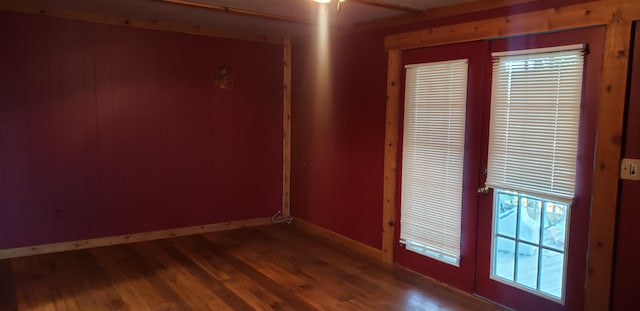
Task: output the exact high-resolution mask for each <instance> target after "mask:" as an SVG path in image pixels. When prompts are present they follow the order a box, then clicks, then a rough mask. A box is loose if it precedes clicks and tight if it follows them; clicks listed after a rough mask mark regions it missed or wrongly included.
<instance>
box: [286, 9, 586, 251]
mask: <svg viewBox="0 0 640 311" xmlns="http://www.w3.org/2000/svg"><path fill="white" fill-rule="evenodd" d="M579 2H586V0H561V1H546V0H540V1H535V2H531V3H527V4H523V5H516V6H513V7H510V8H501V9H495V10H490V11H485V12H479V13H472V14H465V15H461V16H456V17H449V18H443V19H440V20H434V21H429V22H422V23H417V24H412V25H406V26H402V27H396V28H392V29H382V30H374V31H368V32H362V33H356V34H350V35H342V36H332V40H331V43H330V44H331V54H330V58H331V64H329V65H327V66H328V67H329V68H330V72H331V79H330V86H331V88H332V90H331V92H330V94H329V97H328V98H326V99H322V100H321V103H318V104H316V103H315V102H316V97H317V96H316V95H315V94H316V93H314V92H315V91H314V90H315V88H314V81H315V77H316V71H315V68H316V65H315V61H316V55H315V42H314V41H313V39H314V38H313V37H311V38H310V39H309V40H303V41H300V42H295V43H294V46H293V66H292V70H293V72H292V81H293V83H292V105H293V107H292V164H291V165H292V168H291V213H292V215H293V216H295V217H298V218H301V219H304V220H306V221H309V222H311V223H314V224H316V225H319V226H321V227H324V228H328V229H330V230H332V231H335V232H337V233H339V234H342V235H345V236H347V237H350V238H352V239H355V240H357V241H360V242H362V243H365V244H368V245H371V246H373V247H376V248H381V247H382V190H383V177H384V175H383V165H384V122H385V103H386V83H387V53H386V51H385V50H384V37H385V36H386V35H389V34H394V33H402V32H406V31H411V30H416V29H424V28H429V27H436V26H442V25H447V24H455V23H461V22H466V21H471V20H478V19H484V18H491V17H497V16H504V15H509V14H516V13H522V12H526V11H532V10H540V9H545V8H549V7H559V6H563V5H569V4H574V3H579ZM322 95H324V94H322ZM320 97H322V96H320ZM324 110H326V111H329V113H328V115H329V117H328V118H321V117H319V111H324Z"/></svg>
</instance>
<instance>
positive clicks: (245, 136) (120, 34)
mask: <svg viewBox="0 0 640 311" xmlns="http://www.w3.org/2000/svg"><path fill="white" fill-rule="evenodd" d="M0 37H1V38H2V44H0V67H1V68H3V74H2V75H0V172H1V174H2V175H1V176H0V180H1V181H0V188H2V189H0V193H1V194H2V196H1V198H0V249H4V248H13V247H19V246H27V245H40V244H46V243H54V242H61V241H73V240H81V239H87V238H94V237H105V236H114V235H120V234H129V233H134V232H145V231H154V230H162V229H167V228H177V227H187V226H194V225H200V224H211V223H220V222H225V221H232V220H242V219H250V218H256V217H269V216H271V215H273V213H275V212H276V211H277V210H279V209H281V206H282V204H281V202H282V196H281V191H282V186H281V181H282V146H281V144H282V124H283V123H282V117H283V114H282V102H283V91H282V79H281V78H279V79H274V78H273V77H281V76H282V74H283V69H282V59H283V56H282V54H283V50H282V45H273V44H264V43H255V42H248V41H240V40H228V39H216V38H208V37H203V36H193V35H186V34H177V33H169V32H161V31H153V30H143V29H134V28H129V27H123V26H113V25H105V24H96V23H90V22H79V21H72V20H65V19H60V18H53V17H48V16H42V15H28V14H21V13H9V12H0ZM220 66H225V67H227V68H229V69H230V70H231V71H233V72H235V73H236V81H235V84H234V86H233V87H232V88H230V89H228V90H222V89H219V88H217V87H216V85H215V82H214V75H215V72H216V70H217V69H218V68H219V67H220ZM248 193H250V194H251V195H247V194H248Z"/></svg>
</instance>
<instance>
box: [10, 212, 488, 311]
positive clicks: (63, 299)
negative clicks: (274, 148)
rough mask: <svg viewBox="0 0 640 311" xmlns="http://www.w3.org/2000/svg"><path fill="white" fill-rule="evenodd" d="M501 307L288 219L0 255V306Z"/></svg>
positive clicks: (272, 308) (98, 308)
mask: <svg viewBox="0 0 640 311" xmlns="http://www.w3.org/2000/svg"><path fill="white" fill-rule="evenodd" d="M16 309H17V310H500V308H498V307H497V306H494V305H491V304H489V303H487V302H485V301H482V300H479V299H477V298H475V297H472V296H469V295H466V294H461V293H460V292H458V291H455V290H452V289H450V288H448V287H445V286H442V285H440V284H437V283H435V282H433V281H430V280H428V279H426V278H424V277H421V276H418V275H416V274H414V273H412V272H409V271H406V270H404V269H401V268H397V267H391V266H387V265H383V264H380V263H378V262H376V261H374V260H370V259H367V258H365V257H362V256H359V255H357V254H353V253H350V252H344V251H342V250H341V249H340V248H339V247H338V246H337V245H334V244H332V243H330V242H327V241H325V240H323V239H321V238H318V237H316V236H311V235H307V234H305V233H303V232H300V231H297V230H296V229H295V228H293V227H291V226H286V225H273V226H264V227H255V228H245V229H239V230H233V231H224V232H216V233H210V234H205V235H195V236H189V237H181V238H175V239H169V240H158V241H150V242H142V243H134V244H128V245H120V246H110V247H101V248H94V249H89V250H79V251H72V252H64V253H57V254H48V255H39V256H31V257H23V258H15V259H11V260H2V261H0V310H3V311H4V310H16Z"/></svg>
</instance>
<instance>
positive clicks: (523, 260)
mask: <svg viewBox="0 0 640 311" xmlns="http://www.w3.org/2000/svg"><path fill="white" fill-rule="evenodd" d="M516 261H517V263H518V268H517V269H516V282H517V283H518V284H521V285H524V286H526V287H530V288H533V289H535V288H536V284H537V281H538V248H537V247H536V246H532V245H529V244H525V243H522V242H521V243H518V256H517V257H516Z"/></svg>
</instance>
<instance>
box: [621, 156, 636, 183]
mask: <svg viewBox="0 0 640 311" xmlns="http://www.w3.org/2000/svg"><path fill="white" fill-rule="evenodd" d="M620 178H622V179H627V180H640V159H629V158H624V159H622V164H621V165H620Z"/></svg>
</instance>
